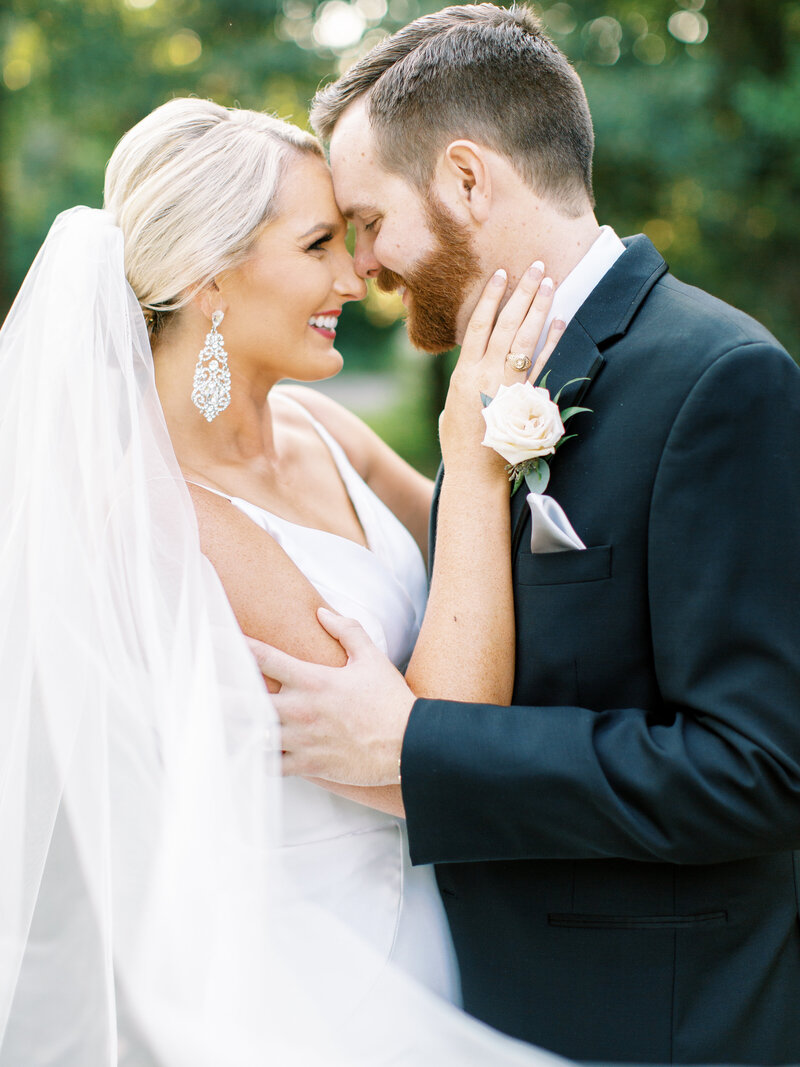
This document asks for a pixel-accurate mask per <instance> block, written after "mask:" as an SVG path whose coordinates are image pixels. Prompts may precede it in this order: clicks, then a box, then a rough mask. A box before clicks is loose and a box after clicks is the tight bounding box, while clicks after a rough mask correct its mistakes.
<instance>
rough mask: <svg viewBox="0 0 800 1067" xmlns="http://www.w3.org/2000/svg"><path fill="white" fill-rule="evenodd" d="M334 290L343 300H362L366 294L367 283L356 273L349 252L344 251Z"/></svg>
mask: <svg viewBox="0 0 800 1067" xmlns="http://www.w3.org/2000/svg"><path fill="white" fill-rule="evenodd" d="M334 287H335V289H336V292H337V293H338V294H339V296H341V298H342V299H343V300H363V299H364V297H365V296H366V295H367V283H366V282H365V281H364V279H363V278H359V276H358V275H357V274H356V271H355V266H354V263H353V259H352V256H351V255H350V253H349V252H348V253H346V254H345V257H344V260H343V262H342V268H341V271H340V273H339V277H338V278H337V279H336V283H335V286H334Z"/></svg>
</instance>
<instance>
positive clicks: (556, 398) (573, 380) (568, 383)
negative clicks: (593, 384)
mask: <svg viewBox="0 0 800 1067" xmlns="http://www.w3.org/2000/svg"><path fill="white" fill-rule="evenodd" d="M588 381H589V379H588V378H570V380H569V381H568V382H564V384H563V385H562V386H561V388H560V389H559V390H558V392H557V393H556V395H555V396H554V397H553V401H554V403H556V404H557V403H558V402H559V400H560V399H561V394H562V393H563V392H564V390H565V389H566V388H567V386H568V385H575V383H576V382H588ZM567 410H569V409H567ZM561 418H562V421H563V418H564V416H563V415H562V416H561Z"/></svg>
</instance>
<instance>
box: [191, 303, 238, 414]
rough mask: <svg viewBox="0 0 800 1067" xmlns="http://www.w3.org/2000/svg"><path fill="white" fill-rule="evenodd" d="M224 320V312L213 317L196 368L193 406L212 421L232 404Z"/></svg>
mask: <svg viewBox="0 0 800 1067" xmlns="http://www.w3.org/2000/svg"><path fill="white" fill-rule="evenodd" d="M224 317H225V314H224V312H222V311H215V312H214V314H213V315H212V316H211V333H208V334H206V343H205V344H204V345H203V348H202V351H201V352H200V355H199V356H198V357H197V366H196V367H195V368H194V381H193V382H192V403H193V404H194V406H195V407H196V408H197V410H198V411H199V412H200V414H201V415H204V416H205V417H206V419H207V420H208V422H213V421H214V419H215V418H216V417H217V415H219V413H220V412H221V411H224V410H225V408H226V407H227V406H228V404H230V402H231V372H230V371H229V370H228V353H227V352H226V351H225V349H224V348H223V347H222V334H221V333H220V332H219V331H218V330H217V327H218V326H219V324H220V323H221V322H222V320H223V319H224Z"/></svg>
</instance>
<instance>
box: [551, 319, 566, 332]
mask: <svg viewBox="0 0 800 1067" xmlns="http://www.w3.org/2000/svg"><path fill="white" fill-rule="evenodd" d="M566 328H567V324H566V322H564V320H563V319H553V329H554V330H566Z"/></svg>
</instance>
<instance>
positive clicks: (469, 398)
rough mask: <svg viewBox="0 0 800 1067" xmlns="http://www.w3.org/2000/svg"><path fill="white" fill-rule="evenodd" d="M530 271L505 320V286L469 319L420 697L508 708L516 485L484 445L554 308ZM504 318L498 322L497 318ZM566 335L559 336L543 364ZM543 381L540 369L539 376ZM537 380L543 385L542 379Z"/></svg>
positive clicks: (458, 371)
mask: <svg viewBox="0 0 800 1067" xmlns="http://www.w3.org/2000/svg"><path fill="white" fill-rule="evenodd" d="M542 276H543V271H542V270H541V269H540V268H539V267H538V266H536V267H533V268H531V269H529V270H528V271H527V272H526V273H525V275H524V276H523V278H522V280H521V281H520V283H519V285H518V286H517V288H516V289H515V291H514V292H513V294H512V295H511V297H510V298H509V300H508V302H507V303H506V305H505V307H504V308H503V309H502V310H501V311H500V313H499V314H497V308H498V305H499V302H500V296H501V295H502V293H503V292H504V291H505V287H506V281H505V277H504V276H503V275H502V274H497V275H495V277H494V278H493V279H492V280H491V281H490V282H489V284H488V285H487V287H486V289H485V290H484V293H483V295H482V297H481V298H480V300H479V302H478V304H477V306H476V309H475V311H474V313H473V315H472V317H471V319H470V323H469V326H468V328H467V332H466V335H465V338H464V343H463V345H462V349H461V355H460V357H459V360H458V363H457V365H456V367H455V370H454V372H453V375H452V378H451V381H450V389H449V391H448V396H447V403H446V405H445V409H444V411H443V413H442V417H441V420H440V427H439V436H440V440H441V445H442V457H443V462H444V471H445V473H444V478H443V480H442V488H441V493H440V497H439V504H438V515H437V535H436V554H435V560H434V567H433V576H432V580H431V589H430V596H429V600H428V607H427V610H426V613H425V619H424V621H423V625H422V630H421V632H420V635H419V639H418V640H417V644H416V647H415V650H414V655H413V657H412V659H411V663H410V664H409V668H408V671H407V673H406V680H407V682H408V684H409V686H410V688H411V690H412V691H413V692H414V693H415V695H417V696H431V697H439V698H442V699H447V700H463V701H473V702H474V701H480V702H485V703H489V704H508V703H509V702H510V700H511V693H512V690H513V686H514V668H515V654H514V649H515V625H514V596H513V590H512V584H511V531H510V507H509V495H510V486H509V482H508V476H507V474H506V471H505V462H504V460H503V459H502V458H501V457H500V456H499V455H498V454H497V453H496V452H494V451H493V450H492V449H490V448H487V447H486V446H484V445H483V444H482V443H481V442H482V440H483V436H484V432H485V429H486V425H485V422H484V420H483V417H482V414H481V412H482V408H483V404H482V401H481V394H482V393H483V394H484V395H488V396H494V394H495V393H496V391H497V388H498V387H499V386H500V385H501V384H505V385H513V384H515V383H516V382H519V383H522V382H524V381H525V372H524V371H518V370H515V369H514V368H513V367H512V366H511V365H510V364H509V363H508V361H507V360H506V355H507V354H508V353H509V352H514V353H516V354H522V355H525V356H528V357H529V358H530V357H532V355H533V351H534V348H535V346H536V342H537V340H538V337H539V335H540V333H541V331H542V328H543V326H544V323H545V320H546V317H547V313H548V311H549V309H550V305H551V304H552V298H553V290H552V286H550V287H545V289H544V290H543V289H542V288H541V287H540V283H541V281H542ZM495 316H496V318H495ZM559 336H560V330H559V329H557V328H556V329H554V330H553V331H552V332H551V334H550V337H549V338H548V344H547V346H546V347H545V349H544V351H543V353H542V357H540V359H541V362H544V360H545V359H546V358H547V357H548V355H549V353H550V351H552V348H553V347H554V346H555V343H556V341H557V339H558V337H559ZM534 373H535V369H534ZM534 380H535V379H534Z"/></svg>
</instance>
